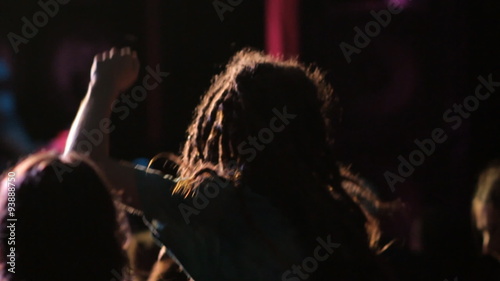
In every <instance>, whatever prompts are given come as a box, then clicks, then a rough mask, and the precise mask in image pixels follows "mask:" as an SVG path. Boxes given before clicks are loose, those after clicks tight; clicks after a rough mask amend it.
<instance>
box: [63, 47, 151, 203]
mask: <svg viewBox="0 0 500 281" xmlns="http://www.w3.org/2000/svg"><path fill="white" fill-rule="evenodd" d="M138 73H139V61H138V59H137V55H136V53H135V52H132V50H131V49H130V48H123V49H116V48H113V49H111V50H110V51H108V52H104V53H101V54H98V55H96V56H95V58H94V63H93V65H92V70H91V77H90V83H89V88H88V91H87V94H86V96H85V98H84V99H83V101H82V103H81V105H80V109H79V110H78V114H77V115H76V117H75V120H74V121H73V124H72V126H71V130H70V133H69V136H68V140H67V142H66V147H65V150H64V155H68V154H70V153H71V152H77V153H82V154H85V155H87V156H89V157H90V158H91V159H92V160H93V161H94V162H96V164H97V165H98V166H99V168H100V169H101V170H103V171H104V172H105V173H106V176H107V178H108V180H109V181H110V182H111V185H112V186H113V187H114V188H117V189H120V190H122V191H123V203H125V204H127V205H129V206H131V207H133V208H136V209H139V210H140V209H141V206H140V201H139V200H138V196H137V188H136V181H135V177H134V175H135V174H134V169H133V167H132V166H131V165H123V164H120V163H119V162H118V161H115V160H113V159H111V158H109V133H110V132H111V130H112V129H111V128H112V126H113V125H112V124H111V120H110V115H111V107H112V104H113V102H114V101H115V100H116V99H117V98H118V96H119V94H120V93H121V92H123V91H125V90H127V89H128V88H129V87H130V86H132V84H133V83H134V82H135V80H136V79H137V76H138Z"/></svg>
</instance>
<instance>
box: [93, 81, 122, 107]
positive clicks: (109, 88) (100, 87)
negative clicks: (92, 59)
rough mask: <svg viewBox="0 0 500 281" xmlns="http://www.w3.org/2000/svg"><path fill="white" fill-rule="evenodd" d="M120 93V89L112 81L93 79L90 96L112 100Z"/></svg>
mask: <svg viewBox="0 0 500 281" xmlns="http://www.w3.org/2000/svg"><path fill="white" fill-rule="evenodd" d="M119 94H120V91H118V89H117V88H116V86H115V85H113V84H112V83H109V82H106V81H102V80H92V81H91V82H90V84H89V90H88V95H89V97H90V98H93V99H99V100H105V101H108V102H112V101H113V100H114V99H116V98H117V97H118V95H119Z"/></svg>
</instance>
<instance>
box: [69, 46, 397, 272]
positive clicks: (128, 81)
mask: <svg viewBox="0 0 500 281" xmlns="http://www.w3.org/2000/svg"><path fill="white" fill-rule="evenodd" d="M138 68H139V62H138V60H137V55H136V53H135V52H132V51H131V50H130V48H123V49H115V48H113V49H111V50H110V51H109V52H105V53H101V54H99V55H97V56H96V57H95V59H94V65H93V67H92V71H91V81H90V84H89V90H88V92H87V95H86V96H85V98H84V100H83V101H82V104H81V107H80V110H79V112H78V114H77V116H76V118H75V121H74V123H73V125H72V128H71V131H70V135H69V138H68V142H67V144H66V152H65V153H71V152H73V151H78V152H81V153H86V154H88V155H89V157H90V158H92V159H93V160H94V161H95V162H96V163H97V164H98V165H99V166H100V167H101V169H102V170H104V171H106V173H107V176H108V178H109V179H110V181H111V182H112V183H113V184H112V185H113V186H115V187H119V188H120V190H121V192H122V202H123V203H125V204H126V205H128V206H129V207H131V208H133V209H135V210H140V211H141V212H143V214H144V215H145V218H146V219H147V220H148V221H149V222H150V226H151V229H152V231H153V233H154V234H155V235H156V236H157V237H158V239H159V240H160V241H161V242H162V243H163V244H164V245H165V246H167V248H168V249H169V254H170V255H171V256H172V257H173V258H174V259H175V260H177V261H179V262H180V264H181V265H182V267H183V268H184V269H185V270H186V271H187V273H188V274H189V275H190V277H192V278H194V280H198V281H200V280H280V279H281V280H304V279H308V280H390V277H389V276H388V275H387V273H386V272H384V271H385V270H384V269H383V268H382V266H381V265H380V263H379V261H378V259H377V257H376V255H375V251H374V249H377V246H378V245H377V241H378V238H379V237H380V231H379V227H378V222H377V220H376V219H375V218H374V217H373V216H372V215H371V213H372V212H373V211H374V210H377V209H379V208H382V207H383V204H382V203H381V202H379V201H378V200H377V198H376V197H375V196H374V194H372V193H371V192H370V191H369V190H367V189H364V188H363V187H362V185H361V184H360V182H359V181H358V180H357V178H356V177H355V176H353V175H351V174H350V173H349V172H348V171H347V170H346V169H342V168H341V167H340V166H339V165H338V164H337V163H336V161H335V157H334V155H332V153H331V151H330V149H329V147H330V144H331V142H333V139H332V135H333V134H332V132H331V129H332V127H334V124H335V120H334V119H333V118H332V116H335V115H332V112H334V97H333V91H332V89H331V87H330V86H329V85H328V84H327V83H326V82H324V77H323V74H322V73H321V72H320V71H319V70H316V69H313V68H308V67H306V66H304V65H302V64H300V63H298V62H297V61H295V60H287V61H282V60H279V59H275V58H272V57H270V56H266V55H263V54H261V53H259V52H256V51H251V50H243V51H241V52H239V53H238V54H236V55H235V56H234V57H233V59H232V60H231V61H230V62H229V64H228V65H227V68H226V70H225V71H224V72H223V73H222V74H220V75H218V76H216V77H215V78H214V81H213V83H212V86H211V87H210V89H209V90H208V92H207V93H206V94H205V96H204V97H203V98H202V100H201V103H200V105H199V106H198V107H197V108H196V110H195V114H194V115H195V116H194V120H193V122H192V124H191V125H190V126H189V128H188V131H187V135H188V138H187V141H186V143H185V145H184V148H183V149H182V152H181V156H180V158H179V159H178V164H179V166H180V167H179V174H178V178H176V179H172V178H170V177H168V176H164V175H162V174H161V173H158V172H156V171H153V170H151V169H149V170H148V169H146V168H140V167H135V168H134V167H132V166H131V165H124V164H123V163H120V162H118V161H116V160H113V159H111V158H110V157H109V132H108V129H109V126H110V122H109V119H108V118H109V116H110V114H111V112H112V111H114V106H113V105H116V103H115V102H114V101H116V100H117V99H118V98H119V95H120V93H121V92H123V91H125V90H126V89H128V88H129V87H130V86H131V85H132V84H133V83H134V81H135V80H136V79H137V75H138ZM143 83H148V81H147V77H146V78H145V80H143ZM122 98H123V97H122ZM83 131H86V132H87V133H86V134H82V133H81V132H83ZM265 134H267V136H266V137H262V136H263V135H265ZM271 134H272V137H270V135H271ZM89 135H92V136H93V138H98V139H99V140H101V141H99V142H96V143H95V145H92V146H88V145H83V144H84V143H85V142H87V143H88V139H89ZM210 188H212V191H210ZM214 188H215V190H214ZM207 192H208V193H210V192H215V193H217V194H216V195H214V193H212V196H209V198H210V199H208V200H209V201H208V203H207V201H206V199H207V197H206V196H204V195H205V194H208V193H207ZM203 198H205V199H203ZM200 200H201V201H200ZM203 200H205V203H203V204H201V205H200V202H203ZM312 256H314V257H316V260H311V259H312ZM311 264H312V267H313V269H311Z"/></svg>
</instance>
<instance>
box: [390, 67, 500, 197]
mask: <svg viewBox="0 0 500 281" xmlns="http://www.w3.org/2000/svg"><path fill="white" fill-rule="evenodd" d="M477 80H478V81H479V83H478V84H477V85H476V88H475V92H474V94H471V95H468V96H467V97H465V98H464V99H463V100H462V102H461V103H459V104H457V103H455V104H453V106H452V107H451V108H449V109H447V110H446V111H444V113H443V121H444V123H445V124H447V125H448V126H449V128H435V129H434V130H432V132H431V134H430V136H429V137H428V138H425V139H423V140H419V139H415V140H414V143H415V145H416V148H415V149H414V150H413V151H411V152H410V153H409V154H408V157H406V158H405V157H403V155H401V154H400V155H399V156H398V158H397V159H398V161H399V165H398V168H397V171H395V173H393V172H391V171H385V172H384V178H385V180H386V182H387V185H388V186H389V187H390V189H391V190H392V192H394V191H395V188H394V187H395V185H396V184H397V183H398V182H401V183H402V182H404V181H405V180H406V179H407V178H408V177H410V176H411V175H412V174H413V173H414V172H415V170H416V168H417V167H419V166H421V165H423V164H424V162H425V161H426V159H427V158H428V157H431V156H432V155H433V154H434V153H435V151H436V149H437V147H438V145H439V144H443V143H444V142H446V141H447V140H448V139H449V138H448V134H447V133H446V132H447V131H453V130H458V128H460V127H461V126H462V124H463V122H464V120H466V119H468V118H470V116H471V115H472V113H473V112H475V111H476V110H478V108H479V106H480V104H481V102H484V101H486V100H487V99H489V98H490V97H491V95H492V94H493V93H495V92H496V91H497V88H499V87H500V81H495V80H493V74H489V75H488V76H487V77H486V78H485V77H483V76H478V77H477Z"/></svg>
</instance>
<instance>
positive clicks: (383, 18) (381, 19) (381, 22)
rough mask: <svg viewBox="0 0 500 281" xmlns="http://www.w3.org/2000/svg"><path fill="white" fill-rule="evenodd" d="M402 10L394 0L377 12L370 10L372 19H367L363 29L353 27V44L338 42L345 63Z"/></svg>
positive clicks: (366, 45) (359, 51)
mask: <svg viewBox="0 0 500 281" xmlns="http://www.w3.org/2000/svg"><path fill="white" fill-rule="evenodd" d="M401 11H403V6H402V5H401V4H399V3H397V2H395V1H390V2H389V5H388V6H387V9H385V10H381V11H378V12H375V11H373V10H372V11H370V14H371V15H372V17H373V18H374V20H372V21H369V22H368V23H366V24H365V28H364V30H361V28H359V27H357V26H356V27H354V31H355V32H356V34H355V35H354V38H353V41H354V42H353V45H354V46H353V45H351V44H348V43H346V42H345V41H344V42H342V43H340V44H339V47H340V50H342V54H343V55H344V57H345V59H346V60H347V63H351V61H352V59H351V56H352V55H353V54H359V53H361V50H362V49H364V48H366V47H368V45H369V44H370V42H371V40H372V38H375V37H377V36H378V35H379V34H380V32H381V31H382V28H386V27H387V26H388V25H389V24H390V23H391V21H392V16H393V15H397V14H399V13H401Z"/></svg>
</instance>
